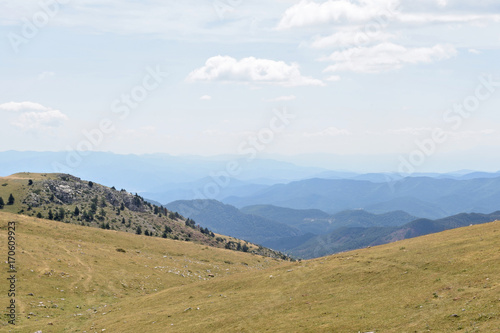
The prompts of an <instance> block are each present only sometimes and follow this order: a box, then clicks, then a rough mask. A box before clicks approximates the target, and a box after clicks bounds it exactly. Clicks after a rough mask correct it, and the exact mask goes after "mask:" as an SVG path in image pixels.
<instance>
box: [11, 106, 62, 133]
mask: <svg viewBox="0 0 500 333" xmlns="http://www.w3.org/2000/svg"><path fill="white" fill-rule="evenodd" d="M66 120H68V117H67V116H66V115H65V114H63V113H62V112H61V111H59V110H49V111H44V112H25V113H23V114H21V115H20V116H19V118H18V119H17V121H15V122H14V125H15V126H17V127H19V128H22V129H25V130H30V129H47V128H54V127H59V126H61V125H62V124H63V123H64V121H66Z"/></svg>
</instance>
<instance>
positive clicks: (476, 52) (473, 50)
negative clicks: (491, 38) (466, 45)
mask: <svg viewBox="0 0 500 333" xmlns="http://www.w3.org/2000/svg"><path fill="white" fill-rule="evenodd" d="M468 51H469V53H472V54H481V51H479V50H476V49H469V50H468Z"/></svg>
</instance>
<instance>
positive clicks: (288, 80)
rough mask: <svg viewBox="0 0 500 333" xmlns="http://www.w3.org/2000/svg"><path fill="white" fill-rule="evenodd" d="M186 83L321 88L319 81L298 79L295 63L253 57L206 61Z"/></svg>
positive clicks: (299, 76) (300, 75)
mask: <svg viewBox="0 0 500 333" xmlns="http://www.w3.org/2000/svg"><path fill="white" fill-rule="evenodd" d="M186 80H187V81H188V82H195V81H221V82H239V83H264V84H266V83H267V84H275V85H280V86H285V87H293V86H322V85H324V83H323V82H322V81H320V80H317V79H314V78H311V77H306V76H302V74H301V73H300V70H299V65H298V64H296V63H292V64H291V65H288V64H287V63H285V62H283V61H275V60H269V59H258V58H254V57H248V58H243V59H241V60H236V59H235V58H232V57H229V56H215V57H211V58H209V59H208V60H207V61H206V62H205V66H203V67H201V68H198V69H195V70H194V71H192V72H191V73H190V74H189V75H188V77H187V79H186Z"/></svg>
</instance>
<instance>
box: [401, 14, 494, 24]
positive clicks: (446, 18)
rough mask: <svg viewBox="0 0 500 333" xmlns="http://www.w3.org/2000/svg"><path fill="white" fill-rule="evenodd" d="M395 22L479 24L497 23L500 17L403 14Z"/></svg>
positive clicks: (485, 15) (491, 15)
mask: <svg viewBox="0 0 500 333" xmlns="http://www.w3.org/2000/svg"><path fill="white" fill-rule="evenodd" d="M397 20H398V21H400V22H402V23H410V24H432V23H434V24H436V23H480V24H483V23H485V22H486V21H493V22H498V21H499V20H500V15H497V14H467V15H462V14H445V15H442V14H434V13H429V12H425V13H405V14H400V15H398V16H397Z"/></svg>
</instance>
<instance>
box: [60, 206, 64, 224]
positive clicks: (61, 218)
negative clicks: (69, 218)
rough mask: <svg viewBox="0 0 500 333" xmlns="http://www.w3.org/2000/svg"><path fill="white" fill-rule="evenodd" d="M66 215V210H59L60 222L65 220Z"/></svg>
mask: <svg viewBox="0 0 500 333" xmlns="http://www.w3.org/2000/svg"><path fill="white" fill-rule="evenodd" d="M64 215H65V212H64V208H62V207H61V208H59V221H62V220H64Z"/></svg>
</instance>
